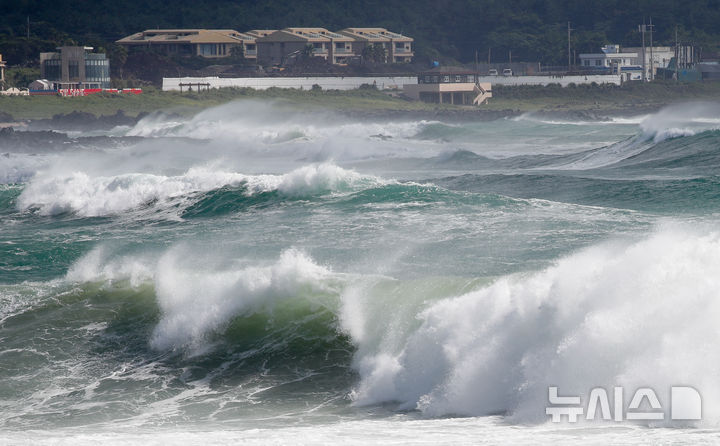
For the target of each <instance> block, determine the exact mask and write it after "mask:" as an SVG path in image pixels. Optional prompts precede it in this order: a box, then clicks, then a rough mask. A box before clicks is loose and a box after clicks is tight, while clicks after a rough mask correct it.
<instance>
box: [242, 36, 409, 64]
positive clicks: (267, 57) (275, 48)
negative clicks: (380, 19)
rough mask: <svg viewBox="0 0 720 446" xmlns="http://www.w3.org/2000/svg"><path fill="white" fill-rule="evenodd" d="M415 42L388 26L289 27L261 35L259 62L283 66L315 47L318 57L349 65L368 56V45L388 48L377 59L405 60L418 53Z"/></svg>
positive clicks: (386, 61) (258, 39) (386, 60)
mask: <svg viewBox="0 0 720 446" xmlns="http://www.w3.org/2000/svg"><path fill="white" fill-rule="evenodd" d="M248 34H250V33H248ZM412 42H413V39H412V38H411V37H407V36H403V35H401V34H397V33H394V32H391V31H388V30H387V29H385V28H346V29H344V30H342V31H339V32H337V33H335V32H332V31H328V30H327V29H325V28H285V29H282V30H279V31H275V32H273V33H271V34H268V35H266V36H263V37H258V38H257V45H258V63H259V64H261V65H266V66H268V65H281V64H284V63H286V62H287V61H288V60H289V59H291V58H294V57H297V56H298V55H300V54H303V52H304V51H307V49H309V47H312V49H310V51H311V54H312V55H313V56H315V57H322V58H323V59H325V60H327V61H328V62H330V63H332V64H347V63H349V62H350V61H351V60H353V59H359V58H361V57H363V56H365V55H366V54H367V53H366V48H368V47H370V46H375V45H379V46H381V47H382V48H384V49H385V53H384V57H383V60H381V61H380V60H377V59H375V61H376V62H383V63H405V62H410V61H412V58H413V56H414V53H413V51H412ZM306 48H307V49H306ZM374 57H376V56H374Z"/></svg>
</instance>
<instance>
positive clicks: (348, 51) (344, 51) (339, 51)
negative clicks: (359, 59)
mask: <svg viewBox="0 0 720 446" xmlns="http://www.w3.org/2000/svg"><path fill="white" fill-rule="evenodd" d="M335 53H336V54H340V53H342V54H348V53H352V50H351V49H350V48H335Z"/></svg>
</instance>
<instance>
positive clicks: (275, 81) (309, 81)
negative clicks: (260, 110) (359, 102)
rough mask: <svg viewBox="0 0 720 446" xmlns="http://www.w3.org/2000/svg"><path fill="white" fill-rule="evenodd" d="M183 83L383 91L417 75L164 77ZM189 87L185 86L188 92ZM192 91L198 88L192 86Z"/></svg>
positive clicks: (170, 87)
mask: <svg viewBox="0 0 720 446" xmlns="http://www.w3.org/2000/svg"><path fill="white" fill-rule="evenodd" d="M180 83H183V84H188V83H191V84H196V83H201V84H208V83H209V84H210V88H221V87H248V88H254V89H256V90H265V89H267V88H270V87H277V88H303V89H305V90H309V89H311V88H312V86H313V85H315V84H317V85H319V86H321V87H322V89H323V90H354V89H356V88H358V87H360V85H362V84H373V83H375V85H377V88H379V89H381V90H386V89H393V88H402V86H403V84H416V83H417V77H415V76H412V77H408V76H398V77H390V76H388V77H379V76H377V77H238V78H219V77H165V78H163V86H162V89H163V91H179V90H180V85H179V84H180ZM186 89H187V87H183V91H186ZM193 90H196V87H195V86H193Z"/></svg>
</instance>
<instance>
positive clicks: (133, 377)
mask: <svg viewBox="0 0 720 446" xmlns="http://www.w3.org/2000/svg"><path fill="white" fill-rule="evenodd" d="M718 107H720V106H717V105H714V104H701V105H696V106H692V105H688V106H684V108H682V107H680V108H677V109H672V108H671V109H668V110H664V111H662V112H660V113H658V114H655V115H650V116H646V117H636V118H628V119H618V120H615V121H603V122H555V121H552V120H549V119H542V117H537V116H532V117H523V118H521V119H515V120H501V121H496V122H490V123H488V122H482V123H440V122H409V121H406V120H402V119H398V120H393V119H390V120H389V121H387V122H362V123H357V122H351V121H350V120H349V119H345V118H340V117H336V116H334V117H333V116H322V115H321V116H308V115H307V114H306V113H303V112H302V111H297V112H296V113H294V114H293V113H284V114H283V119H282V120H280V121H277V120H275V121H273V120H272V119H270V118H269V116H272V112H273V105H272V104H264V103H249V102H241V103H237V104H230V105H227V106H222V107H219V108H218V109H215V110H208V111H206V112H203V114H201V115H199V116H196V117H195V118H191V119H189V120H187V121H182V122H179V123H178V122H170V121H171V120H170V118H164V117H163V116H151V117H149V118H146V119H145V120H143V121H141V122H140V123H139V124H138V125H137V126H136V127H135V128H133V129H123V130H117V129H115V130H113V132H112V133H113V135H116V134H118V133H123V132H124V133H125V134H126V135H128V136H142V137H143V138H141V139H139V140H138V141H137V142H134V143H132V144H118V145H113V146H112V147H103V146H97V147H86V146H83V147H73V146H71V147H67V148H65V149H63V150H55V151H38V153H36V154H32V153H27V151H26V150H25V151H22V152H20V151H17V152H14V151H12V150H9V151H8V152H7V153H6V154H5V156H3V157H2V158H0V179H4V184H2V185H0V227H1V228H2V229H1V230H0V430H2V431H7V432H15V433H21V432H23V431H25V430H27V429H40V430H43V431H46V430H50V431H52V430H57V429H74V428H79V429H86V430H97V431H104V430H108V429H110V430H118V429H119V430H121V431H122V430H133V429H140V430H143V429H154V428H165V429H170V430H173V429H177V428H178V426H182V429H209V430H211V431H212V430H221V429H224V428H226V427H228V426H232V427H233V428H237V429H250V428H255V427H259V428H277V427H287V426H324V425H327V424H328V423H331V424H332V423H345V422H352V421H358V420H395V419H396V418H397V417H401V418H403V419H410V420H427V419H434V418H438V417H439V418H438V419H444V417H448V416H450V417H455V416H489V415H493V416H495V415H497V414H501V415H502V416H503V417H506V418H505V422H507V423H510V424H513V423H521V424H522V423H531V424H532V423H538V422H540V423H542V422H543V421H544V417H545V412H544V405H542V404H539V403H538V402H537V401H542V398H538V397H537V395H542V392H543V391H544V390H543V389H546V387H544V386H546V385H547V384H548V383H560V384H563V383H564V384H565V386H566V388H568V390H569V391H570V393H572V390H573V389H575V390H577V392H582V391H584V390H585V387H587V388H591V387H592V386H598V385H605V384H608V385H611V384H613V383H615V382H617V380H622V379H630V378H628V377H631V376H635V375H633V374H635V373H639V372H638V370H640V371H643V370H645V369H644V368H643V367H644V365H643V364H645V363H646V362H647V361H652V362H655V363H663V364H666V365H667V370H670V371H674V370H676V369H677V370H681V369H683V367H686V366H688V367H698V368H697V369H694V374H691V375H689V377H688V376H684V377H681V378H682V379H696V381H697V382H696V383H695V385H696V386H698V387H702V386H703V385H705V386H707V387H705V391H706V392H707V394H708V395H714V393H713V392H715V391H716V389H715V388H714V387H711V386H710V385H709V384H708V383H709V382H711V379H710V377H711V374H712V373H711V372H710V371H708V370H710V369H712V367H710V368H708V369H703V368H701V367H700V366H699V365H700V364H703V363H705V364H710V365H711V366H713V367H714V366H720V362H717V361H719V360H720V357H718V355H717V354H715V353H712V354H708V352H707V350H706V349H705V348H704V347H701V345H715V344H714V342H716V341H719V340H720V339H719V338H720V335H718V333H717V331H716V330H715V331H713V330H712V328H711V327H713V326H714V325H713V323H712V321H713V320H715V319H714V318H715V317H716V316H719V315H720V314H716V310H718V308H716V306H715V304H714V300H713V296H715V297H717V296H720V294H718V293H720V291H719V290H720V288H716V286H718V282H717V281H718V280H719V279H718V277H720V250H716V249H715V248H717V247H719V246H720V242H719V237H720V236H719V235H718V234H720V232H719V231H718V229H719V228H718V225H717V216H718V215H719V213H720V176H718V172H719V170H718V169H720V131H719V130H717V128H720V121H717V119H716V118H715V116H717V114H716V111H718V110H720V108H718ZM248 109H254V110H255V112H254V113H246V112H245V110H248ZM286 112H287V111H286ZM173 119H177V118H173ZM318 122H324V123H323V124H317V123H318ZM288 135H292V136H291V137H288ZM376 135H383V138H378V137H376ZM117 137H119V138H120V137H121V136H117ZM716 272H717V273H718V274H717V275H715V273H716ZM676 285H677V286H678V288H677V290H676V289H675V286H676ZM680 285H682V287H681V286H680ZM664 290H668V292H667V293H665V292H664ZM671 290H672V291H671ZM629 309H632V310H633V311H634V312H631V313H628V311H630V310H629ZM673 309H676V310H673ZM629 315H633V316H632V317H630V316H629ZM688 319H692V321H694V322H693V323H694V324H695V325H694V327H688V328H687V329H685V328H683V327H686V326H687V325H688V322H689V320H688ZM638 326H641V327H644V329H646V330H648V332H649V333H651V334H653V335H654V334H658V336H659V337H662V336H666V337H665V338H663V339H660V340H659V341H658V343H657V344H653V343H649V344H646V345H644V346H643V348H638V349H633V348H629V347H627V348H626V347H625V346H624V345H621V344H618V343H617V340H613V339H610V338H609V337H602V336H600V335H599V334H598V333H605V331H606V330H611V329H612V330H614V331H613V333H621V334H625V335H627V336H631V335H630V333H635V332H633V331H632V330H633V329H634V328H633V327H638ZM662 333H665V335H662V336H661V334H662ZM635 334H636V333H635ZM579 336H580V337H582V336H584V339H586V340H587V343H586V344H585V347H584V348H580V347H579V346H578V347H577V348H575V347H574V345H575V342H576V340H577V339H578V337H579ZM633 336H634V335H633ZM676 344H677V345H676ZM679 352H682V354H683V355H685V357H684V358H682V359H680V358H679V356H678V355H679ZM586 355H587V356H586ZM598 358H605V360H607V358H612V359H611V360H609V362H610V363H612V364H613V366H612V367H606V366H605V365H602V364H607V362H605V363H602V364H600V363H597V364H596V363H595V362H594V361H596V360H597V361H599V360H600V359H598ZM640 358H643V361H645V362H639V361H640ZM556 364H565V365H566V366H567V367H569V368H572V369H573V370H575V372H574V374H562V376H560V375H561V374H560V372H558V370H559V369H556V368H554V367H555V365H556ZM683 364H685V365H683ZM688 364H689V365H688ZM588 365H590V366H588ZM558 367H559V366H558ZM578 376H579V378H578ZM665 379H667V382H666V381H663V380H665ZM673 379H674V378H673V375H672V373H669V374H668V375H667V376H666V375H662V377H661V378H658V380H659V381H657V382H655V384H656V385H663V384H666V383H668V382H670V381H672V380H673ZM630 381H632V380H630ZM633 382H634V381H633ZM673 383H674V382H672V383H671V384H673ZM690 384H693V383H690ZM584 386H585V387H584ZM538 404H539V405H538ZM706 404H708V405H709V406H708V407H709V408H710V410H709V411H708V413H714V412H713V411H712V409H713V408H714V407H715V405H716V403H714V402H711V401H708V400H706Z"/></svg>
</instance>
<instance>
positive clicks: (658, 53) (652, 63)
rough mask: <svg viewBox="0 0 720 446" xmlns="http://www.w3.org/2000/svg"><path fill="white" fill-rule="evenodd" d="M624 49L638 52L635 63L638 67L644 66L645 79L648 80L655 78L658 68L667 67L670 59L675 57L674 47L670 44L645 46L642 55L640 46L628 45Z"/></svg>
mask: <svg viewBox="0 0 720 446" xmlns="http://www.w3.org/2000/svg"><path fill="white" fill-rule="evenodd" d="M625 51H628V52H633V53H637V54H638V57H637V59H636V60H635V63H636V65H638V66H640V67H645V79H650V80H652V79H655V75H656V74H657V70H658V68H667V67H668V65H670V60H671V59H672V58H673V57H675V48H673V47H670V46H653V47H649V46H646V47H645V54H644V57H643V48H642V47H629V48H625ZM643 59H644V60H643ZM643 62H644V65H643Z"/></svg>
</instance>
